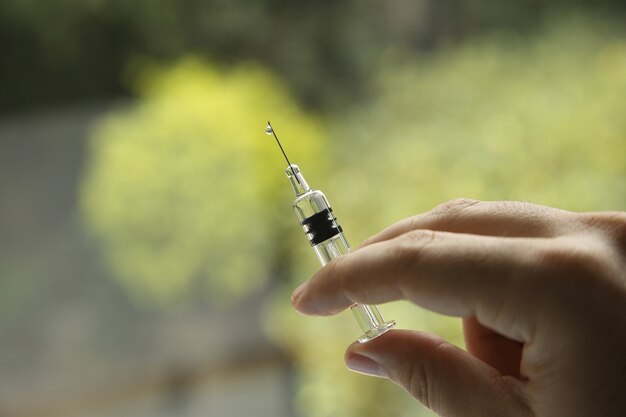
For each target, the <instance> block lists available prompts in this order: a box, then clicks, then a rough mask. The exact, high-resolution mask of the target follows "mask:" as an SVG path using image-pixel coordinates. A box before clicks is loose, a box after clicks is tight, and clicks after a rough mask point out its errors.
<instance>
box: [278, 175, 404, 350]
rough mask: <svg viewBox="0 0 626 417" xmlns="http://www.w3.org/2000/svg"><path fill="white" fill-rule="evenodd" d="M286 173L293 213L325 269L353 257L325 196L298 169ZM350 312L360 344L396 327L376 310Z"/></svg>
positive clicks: (359, 307)
mask: <svg viewBox="0 0 626 417" xmlns="http://www.w3.org/2000/svg"><path fill="white" fill-rule="evenodd" d="M285 172H286V174H287V177H288V178H289V180H290V181H291V185H292V186H293V189H294V191H295V193H296V199H295V200H294V202H293V210H294V212H295V213H296V217H297V218H298V221H299V222H300V225H301V226H302V229H303V230H304V233H305V234H306V235H307V237H308V239H309V242H310V243H311V246H312V247H313V251H314V252H315V254H316V255H317V259H318V260H319V261H320V263H321V264H322V266H324V265H326V264H327V263H329V262H330V261H332V260H333V259H335V258H336V257H338V256H341V255H345V254H348V253H350V245H349V244H348V241H347V240H346V237H345V236H344V234H343V231H342V229H341V226H340V225H339V224H338V223H337V218H336V217H335V216H334V214H333V209H332V208H331V206H330V203H329V202H328V200H327V199H326V196H325V195H324V193H322V192H321V191H319V190H311V188H310V187H309V185H308V184H307V182H306V180H305V179H304V176H303V175H302V173H301V172H300V169H299V168H298V166H297V165H294V164H291V165H289V167H287V170H286V171H285ZM351 310H352V313H354V317H355V318H356V320H357V322H358V323H359V326H360V327H361V329H362V330H363V332H364V334H363V336H361V337H360V338H359V339H358V340H359V342H361V343H365V342H367V341H369V340H372V339H373V338H375V337H377V336H380V335H381V334H383V333H385V332H386V331H387V330H389V329H391V328H392V327H393V326H395V324H396V322H395V321H393V320H392V321H385V320H384V319H383V316H382V315H381V314H380V311H378V307H376V306H370V305H365V304H354V305H352V307H351Z"/></svg>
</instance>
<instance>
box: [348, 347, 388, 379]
mask: <svg viewBox="0 0 626 417" xmlns="http://www.w3.org/2000/svg"><path fill="white" fill-rule="evenodd" d="M346 366H347V367H348V369H350V370H351V371H354V372H358V373H360V374H365V375H371V376H377V377H381V378H387V373H386V372H385V370H384V369H383V368H381V366H380V365H379V364H378V363H376V362H375V361H373V360H372V359H370V358H366V357H365V356H361V355H358V354H356V353H351V354H350V356H349V357H348V358H347V360H346Z"/></svg>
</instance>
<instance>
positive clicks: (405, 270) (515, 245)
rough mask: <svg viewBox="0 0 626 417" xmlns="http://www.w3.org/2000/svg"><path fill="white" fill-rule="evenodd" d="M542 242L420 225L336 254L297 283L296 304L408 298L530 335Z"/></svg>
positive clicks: (312, 307) (301, 307)
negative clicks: (431, 229)
mask: <svg viewBox="0 0 626 417" xmlns="http://www.w3.org/2000/svg"><path fill="white" fill-rule="evenodd" d="M542 243H543V240H542V239H518V238H496V237H490V236H476V235H465V234H456V233H446V232H432V231H428V230H418V231H414V232H410V233H407V234H404V235H402V236H400V237H398V238H395V239H393V240H388V241H384V242H379V243H376V244H373V245H370V246H367V247H365V248H363V249H361V250H358V251H355V252H353V253H351V254H349V255H346V256H341V257H339V258H337V259H335V260H333V261H332V262H331V263H329V264H328V265H327V266H325V267H324V268H322V269H320V270H319V271H318V272H317V273H316V274H315V276H314V277H313V278H312V279H311V280H309V281H308V282H306V283H304V284H303V285H301V286H300V287H299V288H298V289H296V291H295V292H294V295H293V299H292V300H293V305H294V307H295V308H296V309H297V310H298V311H300V312H302V313H303V314H313V315H330V314H336V313H338V312H340V311H342V310H343V309H345V308H346V307H348V306H351V305H352V304H354V303H362V304H378V303H384V302H388V301H393V300H399V299H406V300H409V301H412V302H414V303H416V304H418V305H420V306H422V307H424V308H427V309H429V310H433V311H435V312H438V313H442V314H447V315H453V316H458V317H469V316H472V315H476V316H477V317H478V319H479V320H480V321H481V323H485V325H488V326H489V327H491V328H492V329H494V330H496V331H498V332H501V333H502V334H504V335H505V336H507V337H509V338H512V339H514V340H518V341H525V340H529V337H530V331H531V330H532V329H533V328H534V321H535V317H536V315H537V310H538V306H539V298H538V296H539V295H540V294H535V292H537V293H541V292H540V291H538V290H535V289H534V288H533V285H534V286H535V287H536V284H535V282H534V281H536V279H533V278H534V277H535V275H536V273H537V272H536V270H535V269H536V265H535V264H536V260H537V259H538V258H539V253H538V251H540V249H541V246H542ZM528 299H533V305H532V306H528V303H527V300H528ZM514 323H515V324H516V326H517V325H519V326H521V327H519V328H517V327H516V326H513V324H514ZM514 329H515V331H514ZM503 332H506V333H503Z"/></svg>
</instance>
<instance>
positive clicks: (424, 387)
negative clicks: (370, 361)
mask: <svg viewBox="0 0 626 417" xmlns="http://www.w3.org/2000/svg"><path fill="white" fill-rule="evenodd" d="M451 348H452V345H450V344H449V343H447V342H445V341H444V340H443V339H442V340H439V341H438V342H437V343H436V344H434V345H433V346H432V347H431V348H430V351H429V352H428V356H430V357H429V358H424V360H419V361H416V362H413V363H411V364H410V365H409V366H402V367H400V368H399V369H398V370H397V372H396V374H391V375H390V378H391V379H392V380H393V381H395V382H396V383H397V384H399V385H401V386H402V387H404V388H405V389H406V390H407V391H408V392H409V393H410V394H411V395H412V396H413V397H415V398H416V399H417V400H418V401H420V402H421V403H422V404H424V405H425V406H426V407H428V408H430V409H431V410H437V409H439V408H440V405H441V404H439V402H440V401H439V391H440V388H441V384H442V383H443V381H440V380H439V379H438V372H437V370H436V369H435V368H434V367H433V366H432V364H433V363H438V361H439V360H440V358H445V357H447V356H448V355H449V354H450V353H449V350H450V349H451ZM438 356H439V357H440V358H437V357H438Z"/></svg>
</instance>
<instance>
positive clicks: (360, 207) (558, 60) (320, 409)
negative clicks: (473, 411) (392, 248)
mask: <svg viewBox="0 0 626 417" xmlns="http://www.w3.org/2000/svg"><path fill="white" fill-rule="evenodd" d="M387 62H388V63H389V66H388V68H387V70H386V71H384V72H382V73H381V74H380V78H379V82H378V88H377V89H378V95H377V97H376V98H375V99H373V100H371V101H370V102H369V103H366V104H364V105H363V106H362V107H360V108H357V109H355V110H353V111H351V112H348V114H347V115H346V116H345V117H343V118H340V119H337V121H336V122H335V128H334V129H333V130H332V131H333V132H334V133H333V134H332V137H334V138H335V139H336V142H337V143H339V144H340V147H339V149H338V151H337V155H336V156H337V158H338V159H339V160H340V161H341V162H342V163H341V165H338V166H337V169H336V170H335V172H334V176H333V177H332V178H333V180H332V181H329V183H328V186H327V187H326V188H325V191H327V193H328V195H329V198H330V199H331V201H333V204H334V208H335V212H336V213H337V215H338V217H339V218H340V220H341V222H342V226H343V227H344V230H345V231H346V232H347V234H348V237H349V238H351V239H355V240H354V241H353V243H358V242H360V241H362V240H363V239H364V238H366V237H367V236H369V235H372V234H374V233H376V232H378V231H379V230H380V229H382V228H383V227H385V226H387V225H389V224H390V223H392V222H394V221H397V220H399V219H401V218H404V217H407V216H410V215H412V214H415V213H417V212H421V211H426V210H429V209H431V208H432V207H433V206H435V205H436V204H439V203H441V202H442V201H445V200H448V199H451V198H455V197H470V198H478V199H494V200H502V199H513V200H525V201H532V202H537V203H540V204H547V205H553V206H557V207H562V208H566V209H572V210H626V183H625V181H624V178H626V119H625V118H624V109H625V108H626V36H625V34H624V32H623V28H621V27H620V26H619V25H614V26H612V27H610V26H608V25H607V22H606V21H595V20H593V19H591V20H590V19H586V18H580V17H571V18H563V19H557V20H553V21H552V22H550V23H549V24H547V25H546V28H545V29H544V30H542V31H540V32H538V33H536V34H534V35H533V36H531V37H527V38H523V37H520V36H514V35H510V34H509V35H504V34H500V35H493V36H489V37H485V38H483V39H478V40H475V41H472V42H469V43H467V44H465V45H463V46H462V47H460V48H459V49H449V50H446V51H442V52H440V53H436V54H434V55H433V56H431V57H430V60H428V61H426V60H414V59H413V58H411V57H410V56H409V58H408V59H407V58H406V56H405V57H402V56H394V55H389V57H388V61H387ZM294 227H295V226H294ZM295 250H297V251H302V252H301V254H300V255H299V256H300V259H310V263H308V264H307V263H300V264H298V265H294V267H293V268H294V272H293V273H292V276H293V277H294V278H295V279H294V282H293V283H292V284H291V285H289V288H286V289H285V290H284V292H283V293H281V294H279V295H278V296H277V297H276V299H275V301H274V303H273V305H272V306H271V308H270V309H269V313H268V316H267V317H268V318H267V329H268V331H269V332H270V333H271V334H273V335H274V337H275V339H276V340H277V341H279V342H280V343H281V344H283V345H284V346H286V347H287V348H288V349H289V351H290V352H292V355H293V357H294V360H295V361H296V363H297V365H296V366H297V369H298V370H299V390H298V393H299V394H298V397H297V401H298V405H299V409H300V410H301V412H302V415H304V416H316V417H330V416H338V415H341V416H344V417H356V416H359V417H368V416H380V415H393V416H424V415H431V413H429V412H427V411H426V410H425V409H424V408H423V407H421V406H420V405H419V404H417V403H415V402H414V401H413V400H412V399H411V398H410V397H409V396H408V395H407V394H405V393H404V392H402V391H401V390H400V388H398V387H395V386H392V385H390V384H388V383H387V382H386V381H381V380H378V379H375V378H367V377H362V376H358V375H354V374H352V373H350V372H348V371H346V370H345V368H344V366H343V361H342V352H343V350H344V349H345V347H346V346H347V345H348V344H349V343H350V342H351V341H352V340H354V339H355V338H356V337H357V336H358V335H359V332H358V328H357V325H356V323H355V322H354V320H353V318H352V317H351V315H350V313H349V312H344V313H343V314H341V315H339V316H338V317H333V318H310V317H302V316H300V315H298V314H296V313H295V312H294V311H293V309H292V308H291V306H290V305H289V294H290V292H291V290H292V289H293V288H295V286H296V285H297V283H298V281H301V279H302V277H307V276H310V275H311V274H312V273H313V272H314V271H315V270H316V269H317V268H318V266H317V265H316V264H315V261H314V259H312V258H313V257H312V254H310V253H308V252H309V251H310V249H309V248H308V247H306V244H305V243H304V242H302V243H301V244H300V246H299V247H297V248H296V249H295ZM305 257H306V258H305ZM381 310H382V312H383V313H384V314H385V316H386V317H388V318H393V319H396V320H397V321H398V323H399V326H400V327H404V328H415V329H419V330H426V331H432V332H435V333H438V334H440V335H442V336H444V337H446V338H448V339H449V340H451V341H453V342H456V343H457V344H461V343H462V342H461V340H460V331H459V330H460V321H459V320H455V319H451V318H445V317H440V316H436V315H434V314H429V313H426V312H425V311H423V310H421V309H418V308H414V307H412V306H409V305H407V304H406V303H392V304H388V305H385V306H383V307H382V309H381Z"/></svg>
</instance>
